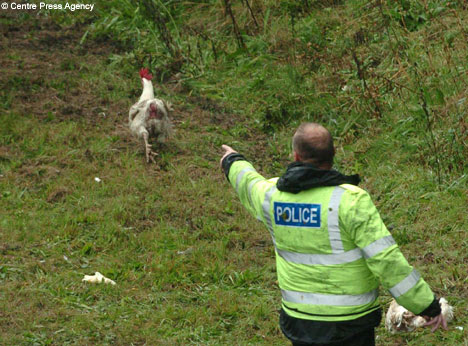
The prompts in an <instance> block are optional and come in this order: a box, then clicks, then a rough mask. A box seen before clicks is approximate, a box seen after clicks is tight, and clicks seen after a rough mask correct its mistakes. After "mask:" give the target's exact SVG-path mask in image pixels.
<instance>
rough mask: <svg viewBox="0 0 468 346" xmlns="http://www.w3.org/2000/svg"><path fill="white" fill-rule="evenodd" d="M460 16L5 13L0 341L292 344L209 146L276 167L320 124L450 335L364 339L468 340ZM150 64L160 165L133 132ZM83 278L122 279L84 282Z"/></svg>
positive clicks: (297, 7) (390, 8)
mask: <svg viewBox="0 0 468 346" xmlns="http://www.w3.org/2000/svg"><path fill="white" fill-rule="evenodd" d="M467 18H468V7H467V5H466V3H465V2H464V1H442V0H440V1H429V0H425V1H409V0H399V1H358V0H351V1H337V0H323V1H312V0H304V1H292V0H289V1H281V2H277V1H257V0H248V1H247V0H242V1H241V0H236V1H234V0H231V1H224V0H223V1H214V0H211V1H210V0H206V1H201V2H186V1H178V2H174V1H156V0H142V1H139V2H136V1H130V0H120V1H119V0H113V1H106V2H99V4H96V5H95V9H94V11H93V12H86V11H75V12H70V11H54V10H41V11H20V10H16V11H13V10H10V11H2V12H0V31H1V36H0V44H1V47H2V49H1V50H0V63H1V66H2V73H1V75H0V81H1V91H0V108H1V112H0V285H1V287H2V289H1V290H0V344H6V345H18V344H20V345H22V344H25V345H26V344H37V345H65V344H76V345H87V344H100V345H101V344H102V345H106V344H117V345H120V344H121V345H131V344H133V345H143V344H147V345H187V344H200V345H285V344H287V342H286V339H285V338H284V337H283V336H282V334H281V332H280V330H279V328H278V326H277V324H278V323H277V320H278V311H277V310H278V308H279V303H280V294H279V290H278V288H277V282H276V272H275V263H274V250H273V247H272V244H271V241H270V238H269V235H268V232H266V230H265V229H264V228H263V226H262V225H260V224H259V223H258V222H257V221H255V220H253V219H252V218H250V217H249V216H248V215H247V213H246V211H244V210H243V208H242V207H241V206H240V204H239V202H238V201H237V198H236V196H235V193H234V192H233V191H232V189H230V187H229V186H228V184H227V182H226V179H225V178H224V176H223V174H222V173H221V172H220V170H219V167H218V160H219V157H220V154H221V150H220V146H221V144H223V143H226V144H230V145H231V146H233V147H234V148H236V149H238V150H239V151H241V152H243V153H244V154H245V155H246V156H247V157H248V158H249V159H251V160H252V162H253V163H254V164H255V166H256V167H258V168H259V171H260V172H262V173H263V174H265V175H266V176H277V175H280V174H282V172H284V169H285V166H286V164H287V163H288V162H289V160H290V138H291V135H292V133H293V132H294V129H295V128H296V127H297V125H298V124H299V123H300V122H302V121H317V122H320V123H322V124H324V125H325V126H327V127H328V128H329V129H330V130H331V131H332V133H333V135H334V138H335V144H336V146H337V162H336V166H337V168H338V169H340V170H342V171H343V172H345V173H348V174H351V173H359V174H360V175H361V176H362V177H363V183H362V186H363V187H364V188H365V189H367V190H368V191H369V192H370V193H371V196H372V197H373V199H374V201H375V203H376V205H377V206H378V208H379V210H380V212H381V215H382V217H383V219H384V221H385V222H386V224H387V225H388V227H389V229H390V231H391V232H392V234H393V236H394V238H395V239H396V240H397V242H398V243H399V244H400V247H401V249H402V251H403V252H404V254H405V255H406V257H407V258H408V260H409V261H410V263H411V264H412V265H414V266H415V267H416V268H417V269H418V270H419V271H420V272H421V273H422V275H423V277H424V278H425V279H426V281H427V282H428V283H429V284H430V285H431V287H432V288H433V290H434V291H435V292H436V293H437V294H438V295H441V296H444V297H446V298H447V299H448V300H449V302H450V303H451V304H452V305H453V306H454V307H455V320H454V321H453V322H452V324H451V325H450V328H449V331H437V332H436V333H434V334H431V333H430V331H429V330H425V329H424V330H419V331H417V332H414V333H411V334H403V335H398V336H393V335H390V334H389V333H388V332H387V331H386V330H385V329H384V327H383V324H382V326H381V327H379V328H378V329H377V335H378V339H377V344H378V345H422V344H426V345H467V344H468V334H467V331H466V330H467V327H468V326H467V320H468V314H467V308H468V305H467V298H468V289H467V287H468V285H467V280H468V269H467V267H468V266H467V263H468V257H467V254H468V249H467V247H468V243H467V240H466V230H467V228H468V217H467V205H468V189H467V186H468V166H467V164H466V162H467V160H468V116H467V104H468V101H467V96H468V88H467V82H468V72H467V71H468V60H467V56H468V47H467V45H468V40H467V34H468V20H467ZM141 66H146V67H149V68H150V69H151V71H152V72H153V74H154V75H155V87H156V93H157V95H158V96H159V97H161V98H164V99H167V100H170V101H171V102H172V103H173V104H174V108H175V112H174V113H173V121H174V125H175V129H176V133H175V136H174V138H173V139H172V140H171V141H170V142H169V143H168V144H167V145H165V146H162V147H160V148H158V149H159V152H160V156H159V157H158V159H157V162H156V164H146V163H145V157H144V153H143V146H142V143H139V142H138V141H137V140H136V139H134V138H132V136H131V135H130V133H129V132H128V130H127V128H126V121H127V112H128V108H129V107H130V106H131V105H132V104H133V103H134V102H135V101H136V100H137V98H138V96H139V93H140V91H141V90H140V81H139V78H138V74H137V71H138V69H139V68H140V67H141ZM95 178H99V179H100V181H99V182H98V181H96V179H95ZM96 271H99V272H101V273H103V274H104V275H105V276H107V277H110V278H111V279H113V280H115V281H116V282H117V285H116V286H105V285H88V284H85V283H83V282H81V279H82V278H83V275H85V274H93V273H94V272H96ZM379 299H380V301H381V303H382V305H383V306H384V307H386V306H387V305H388V303H389V302H390V299H391V298H390V296H389V294H388V293H387V292H385V291H383V290H382V291H381V297H380V298H379ZM456 327H463V330H460V329H457V328H456Z"/></svg>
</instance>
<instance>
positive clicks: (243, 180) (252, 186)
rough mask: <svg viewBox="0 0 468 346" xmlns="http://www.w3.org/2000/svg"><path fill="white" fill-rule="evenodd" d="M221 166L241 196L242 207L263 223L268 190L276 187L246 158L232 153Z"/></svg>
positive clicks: (224, 158) (225, 157) (223, 160)
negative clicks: (263, 205)
mask: <svg viewBox="0 0 468 346" xmlns="http://www.w3.org/2000/svg"><path fill="white" fill-rule="evenodd" d="M221 166H222V168H223V170H224V173H225V174H226V177H227V178H228V180H229V182H230V183H231V185H232V187H234V189H235V190H236V192H237V194H238V195H239V199H240V201H241V203H242V205H243V206H244V207H245V208H246V209H247V210H248V211H249V213H250V214H252V215H253V216H254V217H255V218H257V219H259V220H260V221H263V211H262V203H263V200H264V198H265V193H266V191H267V190H268V189H270V188H272V187H273V186H275V183H274V182H273V181H269V180H266V179H265V178H264V177H263V176H262V175H261V174H259V173H258V172H257V171H256V170H255V168H254V167H253V166H252V164H251V163H250V162H248V161H247V160H246V159H245V157H244V156H242V155H240V154H239V153H237V152H232V153H230V154H228V155H226V156H224V157H223V159H222V162H221Z"/></svg>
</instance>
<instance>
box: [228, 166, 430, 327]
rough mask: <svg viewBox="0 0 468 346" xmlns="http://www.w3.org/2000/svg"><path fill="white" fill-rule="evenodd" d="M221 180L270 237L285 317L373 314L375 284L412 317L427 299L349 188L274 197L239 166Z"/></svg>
mask: <svg viewBox="0 0 468 346" xmlns="http://www.w3.org/2000/svg"><path fill="white" fill-rule="evenodd" d="M227 175H228V180H229V182H230V183H231V184H232V186H233V187H234V188H235V190H236V191H237V193H238V195H239V198H240V201H241V203H242V204H243V205H244V206H245V207H246V208H247V210H248V211H249V212H250V213H251V214H252V215H253V216H254V217H256V218H257V219H258V220H260V221H261V222H262V223H263V224H264V225H265V226H266V227H267V228H268V230H269V231H270V234H271V237H272V240H273V244H274V247H275V252H276V265H277V275H278V283H279V287H280V289H281V294H282V307H283V309H284V311H285V312H286V313H287V314H288V315H290V316H292V317H295V318H300V319H308V320H317V321H346V320H352V319H356V318H359V317H361V316H364V315H366V314H368V313H370V312H372V311H374V310H376V309H378V308H379V304H378V301H377V297H378V287H379V284H382V285H383V287H384V288H386V289H387V290H388V291H389V292H390V293H391V295H392V296H393V297H394V298H395V299H396V300H397V302H398V303H399V304H400V305H402V306H404V307H405V308H407V309H408V310H410V311H412V312H413V313H415V314H419V313H421V312H422V311H423V310H425V309H426V308H428V306H430V305H431V303H432V302H433V300H434V294H433V293H432V291H431V289H430V288H429V286H428V285H427V283H426V282H425V281H424V280H423V279H422V278H421V277H420V275H419V273H418V272H417V271H416V270H415V269H413V267H412V266H410V265H409V264H408V262H407V261H406V259H405V257H404V256H403V254H402V253H401V251H400V250H399V248H398V245H397V244H396V243H395V241H394V240H393V238H392V236H391V235H390V233H389V232H388V230H387V228H386V227H385V225H384V223H383V222H382V219H381V218H380V215H379V213H378V211H377V209H376V207H375V206H374V204H373V202H372V201H371V198H370V196H369V195H368V193H367V192H366V191H364V190H363V189H361V188H359V187H357V186H355V185H350V184H341V185H337V186H324V187H315V188H311V189H307V190H304V191H301V192H298V193H290V192H284V191H280V190H278V188H277V184H276V183H277V180H278V178H274V179H265V178H264V177H262V176H261V175H260V174H259V173H257V172H256V170H255V169H254V168H253V166H252V165H251V164H250V163H249V162H247V161H245V160H237V161H235V162H233V163H232V164H231V165H230V168H229V171H228V173H227Z"/></svg>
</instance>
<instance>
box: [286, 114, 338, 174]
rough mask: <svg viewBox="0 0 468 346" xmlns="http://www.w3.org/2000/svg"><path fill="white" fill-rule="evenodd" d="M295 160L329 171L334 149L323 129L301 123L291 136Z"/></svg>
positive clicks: (313, 124)
mask: <svg viewBox="0 0 468 346" xmlns="http://www.w3.org/2000/svg"><path fill="white" fill-rule="evenodd" d="M293 150H294V152H295V153H296V155H297V156H296V160H298V161H302V162H306V163H311V164H313V165H315V166H317V167H319V168H325V169H331V167H332V165H333V157H334V156H335V148H334V147H333V137H332V136H331V134H330V131H328V130H327V129H326V128H325V127H323V126H322V125H319V124H316V123H303V124H302V125H301V126H299V128H298V129H297V130H296V133H295V134H294V136H293Z"/></svg>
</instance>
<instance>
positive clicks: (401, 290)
mask: <svg viewBox="0 0 468 346" xmlns="http://www.w3.org/2000/svg"><path fill="white" fill-rule="evenodd" d="M420 277H421V275H419V273H418V272H417V271H416V269H413V271H412V272H411V274H410V275H408V276H407V277H406V278H404V279H403V280H401V281H400V282H399V283H397V284H396V285H395V286H393V287H392V288H390V289H389V290H388V291H389V292H390V293H391V295H392V296H393V297H394V298H398V297H399V296H401V295H403V294H405V293H406V292H408V291H409V290H410V289H412V288H413V287H414V286H415V285H416V284H417V283H418V281H419V278H420Z"/></svg>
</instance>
